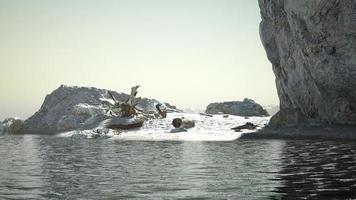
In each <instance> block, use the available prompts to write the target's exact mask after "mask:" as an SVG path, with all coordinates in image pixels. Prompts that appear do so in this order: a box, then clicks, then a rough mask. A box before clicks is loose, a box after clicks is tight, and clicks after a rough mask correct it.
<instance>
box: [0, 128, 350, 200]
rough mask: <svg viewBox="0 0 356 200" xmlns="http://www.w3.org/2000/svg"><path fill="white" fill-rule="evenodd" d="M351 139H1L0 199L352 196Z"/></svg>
mask: <svg viewBox="0 0 356 200" xmlns="http://www.w3.org/2000/svg"><path fill="white" fill-rule="evenodd" d="M355 155H356V143H353V142H345V141H344V142H332V141H308V140H300V141H286V140H239V139H238V140H235V141H225V142H221V141H219V142H218V141H215V142H202V141H195V142H192V141H122V140H110V139H80V140H78V139H73V138H66V137H51V136H39V135H21V136H13V135H1V136H0V172H1V173H0V199H26V200H28V199H36V200H37V199H214V200H215V199H347V198H356V159H355Z"/></svg>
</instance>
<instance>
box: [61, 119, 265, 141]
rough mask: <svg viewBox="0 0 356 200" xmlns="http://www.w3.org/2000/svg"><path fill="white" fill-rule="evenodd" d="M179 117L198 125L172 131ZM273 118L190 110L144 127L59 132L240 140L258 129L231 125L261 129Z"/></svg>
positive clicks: (125, 137) (147, 138)
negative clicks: (184, 130)
mask: <svg viewBox="0 0 356 200" xmlns="http://www.w3.org/2000/svg"><path fill="white" fill-rule="evenodd" d="M177 117H185V118H186V119H191V120H194V121H195V127H194V128H190V129H188V131H187V132H179V133H170V131H171V129H173V128H174V127H173V126H172V124H171V123H172V120H173V119H174V118H177ZM269 120H270V117H249V118H245V117H239V116H232V115H229V117H227V118H224V117H223V115H214V116H213V117H208V116H202V115H199V114H188V113H168V115H167V118H165V119H152V120H148V121H145V123H144V125H143V126H142V127H141V128H138V129H134V130H128V131H121V132H119V131H116V130H110V129H105V128H103V127H98V128H96V129H93V130H85V131H71V132H66V133H62V134H59V135H58V136H60V137H73V138H102V137H103V138H110V139H111V140H145V141H166V140H170V141H233V140H236V139H238V138H239V137H240V136H241V135H242V134H243V133H247V132H254V131H255V130H242V131H241V132H235V131H233V130H231V128H233V127H235V126H239V125H243V124H245V123H246V122H252V123H253V124H256V125H258V127H259V128H262V127H264V126H265V125H266V124H267V123H268V122H269Z"/></svg>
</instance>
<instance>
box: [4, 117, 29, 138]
mask: <svg viewBox="0 0 356 200" xmlns="http://www.w3.org/2000/svg"><path fill="white" fill-rule="evenodd" d="M23 124H24V122H23V120H21V119H19V118H7V119H5V120H4V121H2V122H0V134H6V133H7V134H16V133H19V132H20V131H21V129H22V128H23Z"/></svg>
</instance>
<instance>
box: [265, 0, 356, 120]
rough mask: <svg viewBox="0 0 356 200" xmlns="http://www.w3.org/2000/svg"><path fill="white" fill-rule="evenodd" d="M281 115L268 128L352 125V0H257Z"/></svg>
mask: <svg viewBox="0 0 356 200" xmlns="http://www.w3.org/2000/svg"><path fill="white" fill-rule="evenodd" d="M259 5H260V8H261V16H262V22H261V24H260V37H261V40H262V43H263V46H264V48H265V50H266V52H267V57H268V59H269V60H270V62H271V63H272V66H273V71H274V74H275V76H276V85H277V91H278V96H279V99H280V109H281V111H280V112H279V113H278V114H277V115H276V116H275V117H273V118H272V120H271V125H277V126H290V125H292V124H293V125H295V123H304V121H303V120H302V121H301V120H299V119H300V116H301V115H303V117H305V118H306V121H307V122H313V123H314V122H316V123H318V124H320V125H321V126H324V125H356V12H355V11H356V1H353V0H259Z"/></svg>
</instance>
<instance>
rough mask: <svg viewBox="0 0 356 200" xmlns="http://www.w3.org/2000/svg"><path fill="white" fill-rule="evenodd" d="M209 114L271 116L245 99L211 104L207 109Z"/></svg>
mask: <svg viewBox="0 0 356 200" xmlns="http://www.w3.org/2000/svg"><path fill="white" fill-rule="evenodd" d="M205 113H207V114H219V113H223V114H230V115H237V116H269V114H268V112H267V111H266V110H265V109H263V107H262V106H261V105H260V104H258V103H256V102H255V101H253V100H252V99H247V98H245V99H244V100H243V101H230V102H223V103H211V104H209V105H208V107H207V108H206V111H205Z"/></svg>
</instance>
